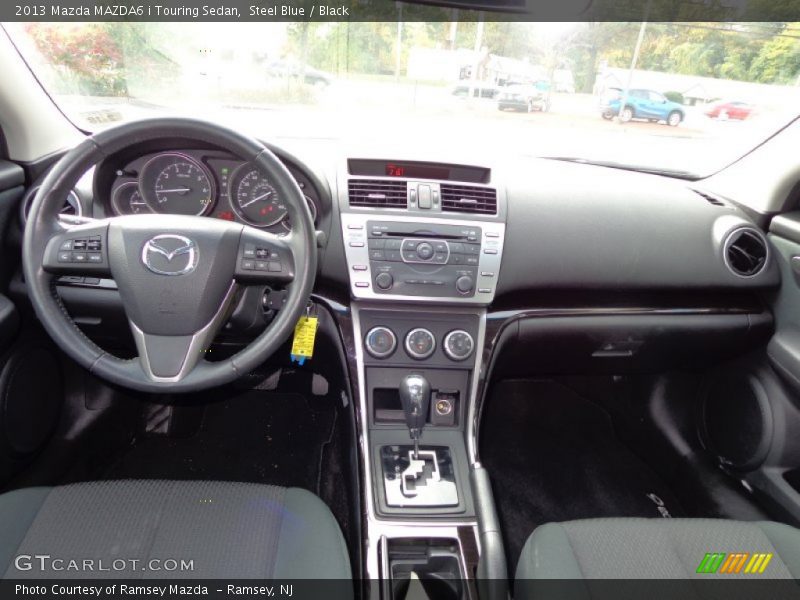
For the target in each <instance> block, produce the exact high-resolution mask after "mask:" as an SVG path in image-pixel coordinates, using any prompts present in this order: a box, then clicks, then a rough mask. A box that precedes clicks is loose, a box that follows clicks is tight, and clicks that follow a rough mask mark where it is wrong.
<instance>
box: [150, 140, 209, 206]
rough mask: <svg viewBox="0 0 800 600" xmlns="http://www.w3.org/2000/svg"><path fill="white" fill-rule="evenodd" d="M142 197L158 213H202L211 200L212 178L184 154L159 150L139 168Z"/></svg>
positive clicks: (198, 164) (204, 169) (202, 167)
mask: <svg viewBox="0 0 800 600" xmlns="http://www.w3.org/2000/svg"><path fill="white" fill-rule="evenodd" d="M140 188H141V190H142V194H143V195H144V201H145V202H146V203H147V204H148V206H149V207H150V208H151V209H152V210H153V212H157V213H166V214H173V215H202V214H205V213H206V212H207V211H208V209H209V207H210V206H211V204H212V203H213V201H214V192H215V190H214V180H213V179H212V178H211V175H210V174H209V172H208V171H207V170H206V168H205V167H204V166H203V165H202V164H201V163H199V162H198V161H196V160H195V159H193V158H191V157H189V156H186V155H183V154H173V153H166V154H159V155H158V156H156V157H154V158H152V159H150V161H148V163H147V164H145V166H144V167H143V168H142V174H141V181H140Z"/></svg>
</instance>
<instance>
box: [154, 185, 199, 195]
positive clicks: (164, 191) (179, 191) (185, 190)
mask: <svg viewBox="0 0 800 600" xmlns="http://www.w3.org/2000/svg"><path fill="white" fill-rule="evenodd" d="M157 191H158V193H159V194H171V193H173V192H177V193H184V194H185V193H186V192H191V191H192V189H191V188H187V187H183V188H175V189H173V190H157Z"/></svg>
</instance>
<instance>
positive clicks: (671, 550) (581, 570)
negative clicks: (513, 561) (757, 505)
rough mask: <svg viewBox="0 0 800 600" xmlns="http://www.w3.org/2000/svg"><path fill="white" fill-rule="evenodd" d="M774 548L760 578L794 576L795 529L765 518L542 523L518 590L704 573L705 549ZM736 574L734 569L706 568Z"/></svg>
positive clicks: (799, 562)
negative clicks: (541, 582)
mask: <svg viewBox="0 0 800 600" xmlns="http://www.w3.org/2000/svg"><path fill="white" fill-rule="evenodd" d="M718 552H724V553H726V554H728V553H749V554H750V555H752V554H756V553H767V554H772V555H773V556H772V558H771V559H770V562H769V564H768V565H767V568H766V569H765V570H764V572H763V573H760V574H759V577H760V578H771V579H790V578H798V577H800V530H798V529H795V528H794V527H790V526H788V525H782V524H780V523H773V522H769V521H760V522H749V523H748V522H741V521H730V520H723V519H635V518H623V519H586V520H580V521H566V522H564V523H548V524H546V525H542V526H540V527H538V528H537V529H536V530H535V531H534V532H533V533H532V534H531V536H530V537H529V538H528V541H527V542H526V544H525V547H524V548H523V550H522V554H521V556H520V559H519V563H518V564H517V573H516V586H515V587H516V589H517V592H518V594H517V595H518V596H519V597H523V598H524V597H528V596H527V595H526V594H525V593H524V592H523V593H519V592H522V591H523V590H524V587H525V586H524V581H525V580H538V579H651V580H652V579H689V578H708V577H709V574H708V573H698V572H697V569H698V567H699V566H700V563H701V562H702V561H703V559H704V557H705V555H706V553H718ZM711 576H712V577H736V575H735V574H731V575H723V574H711Z"/></svg>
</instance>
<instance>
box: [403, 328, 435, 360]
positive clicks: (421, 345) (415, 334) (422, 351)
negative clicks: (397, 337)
mask: <svg viewBox="0 0 800 600" xmlns="http://www.w3.org/2000/svg"><path fill="white" fill-rule="evenodd" d="M434 350H436V338H435V337H433V334H432V333H431V332H430V331H428V330H427V329H424V328H422V327H418V328H417V329H412V330H411V331H409V332H408V335H406V352H407V353H408V355H409V356H410V357H411V358H416V359H417V360H422V359H424V358H428V357H429V356H430V355H431V354H433V352H434Z"/></svg>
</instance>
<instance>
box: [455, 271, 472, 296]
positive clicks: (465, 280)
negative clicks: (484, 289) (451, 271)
mask: <svg viewBox="0 0 800 600" xmlns="http://www.w3.org/2000/svg"><path fill="white" fill-rule="evenodd" d="M474 285H475V282H474V281H472V277H470V276H469V275H462V276H461V277H459V278H458V279H456V289H457V290H458V291H459V293H461V294H469V293H470V292H471V291H472V288H473V286H474Z"/></svg>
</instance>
